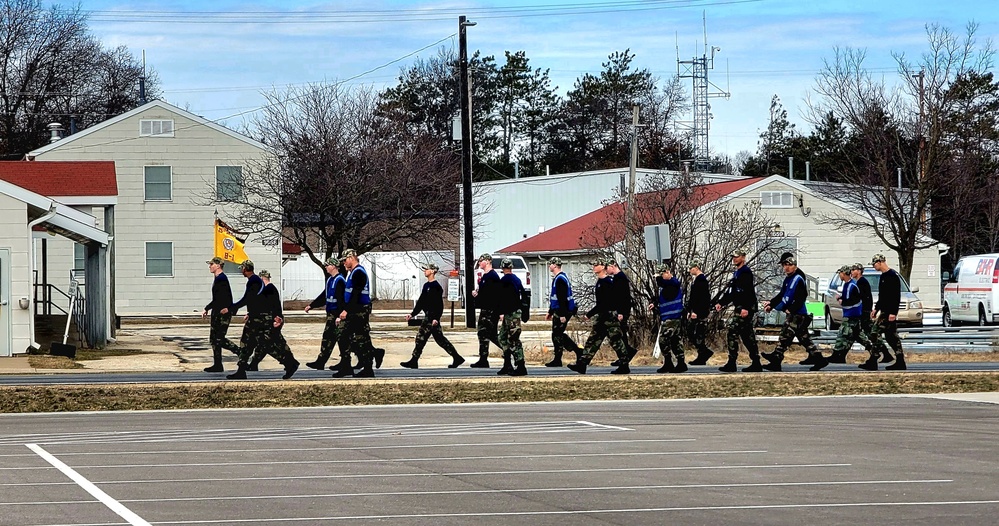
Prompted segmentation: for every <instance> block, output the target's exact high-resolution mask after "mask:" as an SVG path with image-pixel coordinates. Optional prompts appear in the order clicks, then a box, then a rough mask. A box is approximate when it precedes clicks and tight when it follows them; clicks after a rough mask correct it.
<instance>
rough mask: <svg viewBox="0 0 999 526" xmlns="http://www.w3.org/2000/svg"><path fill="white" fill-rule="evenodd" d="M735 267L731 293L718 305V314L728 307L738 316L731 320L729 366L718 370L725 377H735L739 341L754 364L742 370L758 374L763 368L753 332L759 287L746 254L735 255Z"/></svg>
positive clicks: (741, 252) (730, 288)
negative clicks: (747, 262)
mask: <svg viewBox="0 0 999 526" xmlns="http://www.w3.org/2000/svg"><path fill="white" fill-rule="evenodd" d="M732 265H734V266H735V272H733V274H732V280H731V282H730V285H729V288H728V290H726V291H725V293H724V294H723V295H722V297H721V300H719V302H718V303H716V304H715V311H717V312H721V310H722V308H724V307H725V306H726V305H728V304H729V303H731V304H732V306H733V307H734V309H735V313H734V314H733V315H732V317H731V318H730V319H729V320H728V324H727V325H728V362H726V363H725V365H723V366H722V367H720V368H719V369H718V370H719V371H721V372H723V373H734V372H735V371H736V370H737V369H738V366H737V363H738V358H739V340H740V339H741V340H742V343H743V345H745V346H746V350H747V351H748V352H749V359H750V360H751V363H750V365H749V367H746V368H744V369H743V370H742V372H744V373H757V372H760V371H762V370H763V365H761V364H760V350H759V347H757V345H756V331H755V330H753V318H754V317H755V314H756V310H757V308H758V307H757V304H756V302H757V299H756V284H755V283H754V281H753V271H752V270H751V269H750V268H749V265H747V264H746V251H745V250H741V249H739V250H734V251H732Z"/></svg>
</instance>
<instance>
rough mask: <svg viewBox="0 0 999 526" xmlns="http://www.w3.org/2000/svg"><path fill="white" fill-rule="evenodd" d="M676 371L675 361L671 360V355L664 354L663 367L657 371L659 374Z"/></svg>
mask: <svg viewBox="0 0 999 526" xmlns="http://www.w3.org/2000/svg"><path fill="white" fill-rule="evenodd" d="M673 371H674V368H673V359H672V358H670V356H669V354H666V353H663V366H662V367H660V368H658V369H656V372H657V373H671V372H673Z"/></svg>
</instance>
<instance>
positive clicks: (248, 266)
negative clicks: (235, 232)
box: [222, 259, 266, 380]
mask: <svg viewBox="0 0 999 526" xmlns="http://www.w3.org/2000/svg"><path fill="white" fill-rule="evenodd" d="M239 270H240V271H241V272H242V273H243V276H244V277H245V278H246V289H245V290H244V291H243V297H242V298H240V299H239V301H237V302H236V303H233V304H232V305H231V306H230V307H228V308H224V309H222V314H226V313H231V314H232V315H235V314H236V313H237V312H239V309H241V308H243V307H246V315H245V316H244V317H243V319H244V320H243V335H242V337H240V339H239V353H238V354H239V361H238V362H236V372H234V373H232V374H229V375H226V378H228V379H230V380H243V379H246V371H256V370H257V364H256V363H252V362H251V363H247V361H248V360H250V359H251V357H252V356H253V355H254V353H253V349H254V347H255V346H256V345H257V342H258V341H259V340H260V339H261V337H262V335H264V333H265V331H266V327H264V325H263V321H262V320H261V317H260V315H259V312H258V311H257V303H258V302H257V296H258V295H259V294H260V291H261V290H262V289H263V288H264V282H263V280H261V279H260V276H258V275H256V274H254V273H253V261H251V260H249V259H247V260H245V261H243V262H242V263H240V265H239Z"/></svg>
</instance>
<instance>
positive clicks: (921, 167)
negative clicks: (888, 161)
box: [912, 68, 929, 234]
mask: <svg viewBox="0 0 999 526" xmlns="http://www.w3.org/2000/svg"><path fill="white" fill-rule="evenodd" d="M925 77H926V70H924V69H923V68H919V74H917V75H913V76H912V78H914V79H917V80H918V81H919V121H918V124H917V125H916V133H917V135H918V136H919V153H917V154H916V155H917V156H918V157H917V159H916V170H918V172H919V183H917V185H916V191H917V192H922V191H923V184H924V183H925V182H926V162H925V161H924V159H925V156H926V136H925V135H924V134H923V125H924V123H925V122H926V121H925V120H924V116H923V107H924V104H925V101H926V97H925V93H924V89H923V79H924V78H925ZM919 219H920V223H922V228H923V234H926V233H927V232H928V230H929V229H928V228H927V224H926V212H925V210H924V211H923V212H922V213H921V214H920V217H919Z"/></svg>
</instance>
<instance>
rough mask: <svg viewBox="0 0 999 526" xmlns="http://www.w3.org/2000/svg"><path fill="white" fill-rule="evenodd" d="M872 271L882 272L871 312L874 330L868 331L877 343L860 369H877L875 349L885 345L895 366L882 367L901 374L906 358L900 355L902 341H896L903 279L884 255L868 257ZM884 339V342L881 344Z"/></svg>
mask: <svg viewBox="0 0 999 526" xmlns="http://www.w3.org/2000/svg"><path fill="white" fill-rule="evenodd" d="M871 264H873V265H874V269H875V270H877V271H878V272H880V273H881V277H880V278H879V279H878V302H877V304H876V305H874V311H873V312H871V319H872V320H874V327H873V328H872V330H871V333H872V335H873V336H874V339H875V340H876V341H877V342H878V343H876V344H875V345H874V347H872V350H871V357H870V358H868V360H867V361H866V362H864V363H862V364H860V368H861V369H864V370H867V371H877V370H878V353H877V352H876V351H875V350H874V349H877V348H879V347H878V346H879V345H880V346H883V345H884V344H885V342H887V343H888V345H889V346H891V348H892V350H893V351H895V363H893V364H891V365H889V366H887V367H885V370H888V371H904V370H905V369H906V365H905V356H904V355H903V354H902V342H901V341H899V339H898V319H897V318H898V306H899V302H901V301H902V277H901V276H899V275H898V272H895V271H894V270H893V269H892V268H891V267H889V266H888V263H887V262H886V261H885V256H884V254H875V255H874V257H873V258H871ZM882 340H883V341H882Z"/></svg>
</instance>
